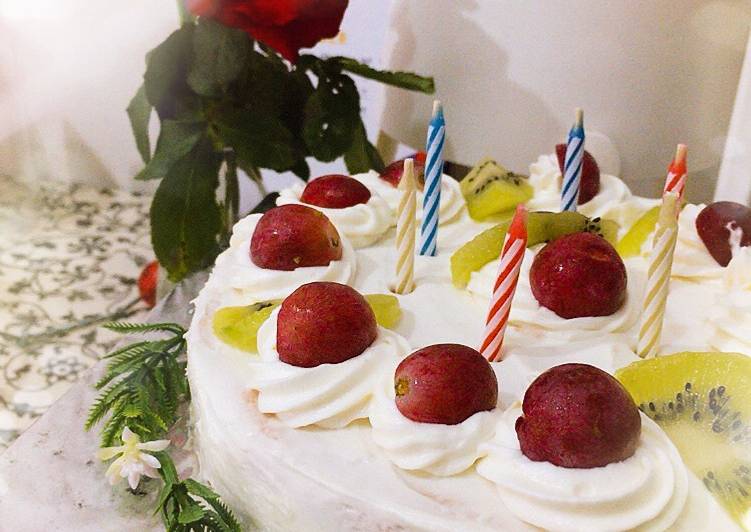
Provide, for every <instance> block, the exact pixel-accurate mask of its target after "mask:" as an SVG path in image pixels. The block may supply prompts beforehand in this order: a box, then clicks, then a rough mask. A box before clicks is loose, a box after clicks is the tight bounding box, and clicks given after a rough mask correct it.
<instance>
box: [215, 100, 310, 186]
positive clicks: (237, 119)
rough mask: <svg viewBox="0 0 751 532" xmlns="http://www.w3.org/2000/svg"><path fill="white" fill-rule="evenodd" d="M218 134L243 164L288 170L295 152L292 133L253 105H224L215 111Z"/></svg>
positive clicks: (293, 159) (293, 160)
mask: <svg viewBox="0 0 751 532" xmlns="http://www.w3.org/2000/svg"><path fill="white" fill-rule="evenodd" d="M216 125H217V128H218V130H219V137H220V138H221V139H222V141H224V144H225V145H226V146H229V147H231V148H232V149H233V150H234V152H235V153H236V154H237V159H238V161H241V166H240V167H241V168H242V167H243V166H244V165H252V166H254V167H256V168H258V167H261V168H271V169H272V170H276V171H278V172H284V171H285V170H289V169H290V168H292V166H293V165H294V164H295V162H296V160H297V158H298V157H299V154H298V153H296V151H295V149H294V146H293V142H292V140H293V138H292V133H291V132H290V131H289V130H288V129H287V128H286V127H285V125H284V124H283V123H282V121H281V120H279V118H277V117H275V116H273V115H270V114H267V113H265V112H263V111H262V110H257V109H253V110H251V109H240V110H234V109H224V110H223V111H222V112H220V113H217V118H216Z"/></svg>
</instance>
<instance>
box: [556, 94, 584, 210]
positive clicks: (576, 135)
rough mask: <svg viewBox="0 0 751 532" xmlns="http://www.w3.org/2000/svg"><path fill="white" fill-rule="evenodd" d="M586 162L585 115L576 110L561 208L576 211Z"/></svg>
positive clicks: (564, 174)
mask: <svg viewBox="0 0 751 532" xmlns="http://www.w3.org/2000/svg"><path fill="white" fill-rule="evenodd" d="M583 162H584V116H583V113H582V110H581V109H577V110H576V122H575V123H574V126H573V127H572V128H571V131H569V134H568V143H567V144H566V158H565V160H564V163H563V183H562V185H561V210H562V211H574V212H576V206H577V205H578V203H579V185H580V184H581V177H582V164H583Z"/></svg>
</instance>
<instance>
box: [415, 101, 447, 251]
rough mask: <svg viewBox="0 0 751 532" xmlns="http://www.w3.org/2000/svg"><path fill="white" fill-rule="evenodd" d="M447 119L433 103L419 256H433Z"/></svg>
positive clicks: (439, 203)
mask: <svg viewBox="0 0 751 532" xmlns="http://www.w3.org/2000/svg"><path fill="white" fill-rule="evenodd" d="M445 135H446V121H445V119H444V118H443V107H442V106H441V102H440V101H438V100H435V101H434V102H433V116H432V117H431V119H430V123H429V124H428V141H427V146H426V150H425V151H426V152H427V155H426V158H425V193H424V195H423V200H422V226H421V231H420V255H429V256H432V257H434V256H435V254H436V249H437V247H438V211H439V207H440V205H441V176H442V175H443V140H444V138H445Z"/></svg>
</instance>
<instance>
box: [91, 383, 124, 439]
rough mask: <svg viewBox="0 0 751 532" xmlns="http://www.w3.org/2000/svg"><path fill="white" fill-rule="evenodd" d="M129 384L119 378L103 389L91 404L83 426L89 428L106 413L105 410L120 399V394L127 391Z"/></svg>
mask: <svg viewBox="0 0 751 532" xmlns="http://www.w3.org/2000/svg"><path fill="white" fill-rule="evenodd" d="M129 386H130V383H128V381H124V380H121V381H118V382H116V383H115V384H113V385H111V386H110V387H109V388H107V389H106V390H104V391H103V392H102V393H101V394H100V395H99V397H97V399H96V400H95V401H94V404H93V405H91V409H90V410H89V415H88V417H87V418H86V423H85V424H84V428H85V429H86V430H89V429H90V428H91V427H93V426H94V425H96V424H97V422H99V421H100V420H101V419H102V418H103V417H104V416H105V415H107V412H109V411H110V410H111V409H112V406H113V404H114V403H115V402H116V401H117V400H119V399H120V397H121V396H122V394H124V393H127V392H128V389H129Z"/></svg>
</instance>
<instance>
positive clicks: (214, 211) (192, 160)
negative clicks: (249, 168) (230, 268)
mask: <svg viewBox="0 0 751 532" xmlns="http://www.w3.org/2000/svg"><path fill="white" fill-rule="evenodd" d="M155 159H156V156H155ZM220 164H221V157H220V155H219V154H217V153H216V152H215V151H214V149H213V147H212V146H211V143H210V142H209V141H208V139H206V138H203V139H202V140H201V141H199V143H198V145H197V146H196V147H195V148H193V150H192V151H191V152H189V153H188V154H186V155H185V156H184V157H182V158H180V159H179V160H178V161H177V162H176V163H175V164H174V165H173V166H172V167H171V168H170V170H169V172H168V173H167V175H166V176H165V178H164V179H163V180H162V181H161V183H160V184H159V188H158V189H157V191H156V194H155V195H154V200H153V202H152V203H151V226H152V227H151V244H152V245H153V247H154V251H155V252H156V256H157V257H158V258H159V263H160V264H162V265H163V266H164V267H165V268H166V269H167V271H168V273H169V278H170V280H172V281H175V282H177V281H179V280H180V279H182V278H183V277H185V276H186V275H187V274H189V273H191V272H195V271H198V270H201V269H203V268H206V267H207V266H209V265H210V264H211V261H212V260H213V258H214V257H215V256H216V254H217V251H218V243H217V235H218V234H219V233H220V231H221V228H222V215H221V211H220V208H219V205H218V204H217V201H216V189H217V187H218V186H219V166H220Z"/></svg>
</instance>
